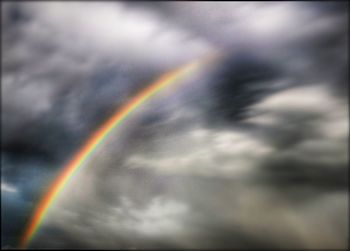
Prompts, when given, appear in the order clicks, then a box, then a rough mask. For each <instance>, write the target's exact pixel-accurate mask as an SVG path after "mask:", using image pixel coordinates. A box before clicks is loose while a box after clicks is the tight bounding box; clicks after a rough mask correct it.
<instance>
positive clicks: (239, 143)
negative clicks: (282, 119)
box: [126, 127, 273, 177]
mask: <svg viewBox="0 0 350 251" xmlns="http://www.w3.org/2000/svg"><path fill="white" fill-rule="evenodd" d="M154 147H155V148H156V150H153V152H152V153H151V154H150V153H149V152H147V151H146V152H144V153H141V152H139V153H135V154H133V155H131V156H130V157H129V158H128V159H127V162H126V164H127V166H129V167H131V168H151V169H156V170H157V171H159V172H165V173H177V174H179V173H192V174H198V175H205V176H207V175H208V176H226V177H227V176H230V177H242V176H245V175H247V174H248V173H250V172H251V171H252V170H254V168H255V167H256V164H257V163H258V162H259V161H260V160H262V159H264V158H266V157H267V156H269V155H270V154H271V153H272V152H273V150H272V148H271V147H269V146H268V145H266V144H265V143H263V142H262V141H260V140H259V139H257V138H253V136H251V135H249V134H246V133H244V132H240V131H234V130H227V131H224V130H222V131H217V130H212V129H207V128H202V127H197V128H194V129H191V130H189V131H187V132H185V133H182V134H181V137H179V136H178V135H172V136H169V137H164V138H162V140H161V142H157V146H154ZM154 147H152V149H154Z"/></svg>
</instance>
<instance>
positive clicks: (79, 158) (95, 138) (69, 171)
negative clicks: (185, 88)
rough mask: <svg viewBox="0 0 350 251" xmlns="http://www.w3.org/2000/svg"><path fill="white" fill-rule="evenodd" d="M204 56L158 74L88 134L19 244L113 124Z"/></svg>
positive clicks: (26, 242) (26, 239)
mask: <svg viewBox="0 0 350 251" xmlns="http://www.w3.org/2000/svg"><path fill="white" fill-rule="evenodd" d="M204 61H205V60H197V61H195V62H192V63H190V64H187V65H185V66H183V67H180V68H179V69H177V70H175V71H171V72H168V73H166V74H164V75H163V76H161V77H160V78H159V79H158V80H157V81H155V82H154V83H152V84H150V85H149V86H148V87H146V88H145V89H144V90H142V91H141V92H140V93H138V94H137V95H136V96H135V97H133V98H132V99H131V100H130V101H129V102H128V103H126V104H125V105H124V106H122V107H121V108H120V109H118V110H117V111H116V112H115V113H114V115H112V117H111V118H110V119H108V120H107V121H106V122H105V123H104V124H103V125H102V126H101V127H100V128H99V129H98V130H96V132H95V133H93V135H92V136H91V137H90V138H88V140H87V142H86V143H85V144H84V145H83V146H82V147H81V149H80V150H79V151H78V152H77V153H76V154H75V155H74V156H73V158H72V159H71V160H70V161H69V162H68V164H67V165H66V166H65V167H64V168H63V170H62V171H61V172H60V173H59V175H58V177H57V178H56V179H55V181H54V182H53V184H52V185H51V186H50V188H49V190H48V191H47V192H46V193H45V195H44V196H43V198H42V199H41V200H40V202H39V203H38V206H37V208H36V210H35V211H34V213H33V215H32V217H31V219H30V221H29V224H28V226H27V228H26V229H25V231H24V234H23V236H22V238H21V240H20V245H19V247H20V248H26V247H27V246H28V245H29V243H30V242H31V240H32V239H33V238H34V236H35V234H36V233H37V231H38V229H39V227H40V226H41V224H42V222H43V220H44V219H45V217H46V214H47V212H48V210H49V208H50V207H51V206H52V204H53V203H54V201H55V200H56V198H57V196H58V195H59V194H60V193H61V192H62V190H63V189H64V187H65V186H66V185H67V183H68V182H69V180H70V179H71V177H72V176H74V174H76V173H77V171H78V170H79V169H80V167H81V166H82V165H83V163H84V162H85V161H86V160H87V159H88V158H89V157H90V156H91V154H92V153H93V152H94V151H95V149H96V148H97V147H98V146H99V145H100V144H101V143H102V141H103V140H104V139H105V138H106V137H107V136H108V134H109V133H110V132H111V131H112V130H113V129H115V128H117V127H118V126H119V125H120V124H121V123H122V122H123V121H124V120H125V119H126V118H127V117H128V115H130V114H131V113H132V112H133V111H134V110H135V109H137V108H138V107H139V106H140V105H141V104H143V103H144V102H145V101H146V100H148V99H149V98H150V97H152V96H153V95H155V94H156V93H157V92H159V91H160V90H162V89H163V88H165V87H166V86H169V85H170V84H172V83H175V82H176V81H177V80H179V79H180V78H183V77H185V76H186V75H188V74H189V73H191V72H193V71H194V70H196V69H197V68H198V67H199V65H200V63H202V62H204Z"/></svg>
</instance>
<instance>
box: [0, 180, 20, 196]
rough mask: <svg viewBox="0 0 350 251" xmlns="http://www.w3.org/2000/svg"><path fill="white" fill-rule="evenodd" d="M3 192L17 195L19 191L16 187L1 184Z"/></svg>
mask: <svg viewBox="0 0 350 251" xmlns="http://www.w3.org/2000/svg"><path fill="white" fill-rule="evenodd" d="M1 192H8V193H17V192H18V190H17V188H16V187H14V186H12V185H10V184H8V183H5V182H1Z"/></svg>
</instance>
